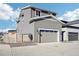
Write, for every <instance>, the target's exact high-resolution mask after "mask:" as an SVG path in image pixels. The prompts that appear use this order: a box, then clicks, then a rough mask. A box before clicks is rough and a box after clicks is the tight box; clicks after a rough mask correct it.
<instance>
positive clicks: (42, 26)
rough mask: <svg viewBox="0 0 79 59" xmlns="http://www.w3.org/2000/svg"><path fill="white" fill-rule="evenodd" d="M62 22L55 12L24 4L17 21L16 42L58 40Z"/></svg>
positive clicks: (59, 39)
mask: <svg viewBox="0 0 79 59" xmlns="http://www.w3.org/2000/svg"><path fill="white" fill-rule="evenodd" d="M62 24H63V22H61V21H59V20H58V19H57V18H56V13H55V12H51V11H48V10H44V9H40V8H36V7H33V6H26V7H24V8H22V9H21V13H20V15H19V18H18V21H17V42H31V41H32V42H39V43H42V42H44V43H45V42H59V41H61V37H62V35H61V32H62Z"/></svg>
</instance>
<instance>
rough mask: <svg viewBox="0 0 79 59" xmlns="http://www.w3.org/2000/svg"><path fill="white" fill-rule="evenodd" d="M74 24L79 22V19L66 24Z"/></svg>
mask: <svg viewBox="0 0 79 59" xmlns="http://www.w3.org/2000/svg"><path fill="white" fill-rule="evenodd" d="M73 24H79V20H74V21H71V22H69V23H67V24H66V25H73Z"/></svg>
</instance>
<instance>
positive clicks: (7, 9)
mask: <svg viewBox="0 0 79 59" xmlns="http://www.w3.org/2000/svg"><path fill="white" fill-rule="evenodd" d="M19 12H20V9H19V8H18V9H17V10H14V9H13V8H12V7H11V6H10V5H8V4H3V3H0V19H1V20H13V19H16V18H17V17H18V15H19Z"/></svg>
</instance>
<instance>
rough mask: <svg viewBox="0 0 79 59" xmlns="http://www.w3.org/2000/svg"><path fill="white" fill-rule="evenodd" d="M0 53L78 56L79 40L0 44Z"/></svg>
mask: <svg viewBox="0 0 79 59" xmlns="http://www.w3.org/2000/svg"><path fill="white" fill-rule="evenodd" d="M0 55H7V56H8V55H12V56H79V41H74V42H67V43H61V42H60V43H57V42H51V43H41V44H39V43H38V44H35V45H27V44H23V45H21V46H10V45H8V44H0Z"/></svg>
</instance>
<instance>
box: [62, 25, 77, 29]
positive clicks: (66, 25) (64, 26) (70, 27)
mask: <svg viewBox="0 0 79 59" xmlns="http://www.w3.org/2000/svg"><path fill="white" fill-rule="evenodd" d="M62 28H74V29H79V27H76V26H68V25H66V26H62Z"/></svg>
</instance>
